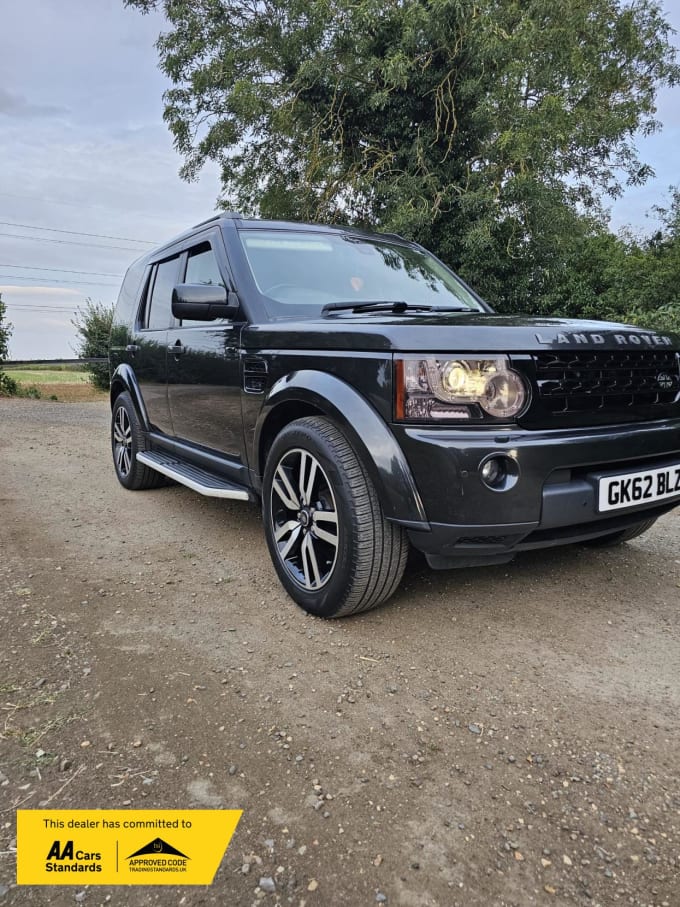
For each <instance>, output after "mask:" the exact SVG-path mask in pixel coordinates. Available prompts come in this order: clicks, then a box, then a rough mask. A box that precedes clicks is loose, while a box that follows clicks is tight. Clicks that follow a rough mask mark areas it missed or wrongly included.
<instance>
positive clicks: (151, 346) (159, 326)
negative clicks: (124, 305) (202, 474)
mask: <svg viewBox="0 0 680 907" xmlns="http://www.w3.org/2000/svg"><path fill="white" fill-rule="evenodd" d="M179 265H180V258H179V256H174V257H173V258H168V259H166V260H165V261H161V262H158V263H157V264H155V265H153V267H152V270H151V276H150V280H149V285H148V288H147V292H146V298H145V301H144V304H143V308H142V311H141V312H140V317H139V321H140V324H139V325H138V328H137V330H136V333H135V338H134V344H133V348H134V360H133V362H134V369H135V374H136V376H137V380H138V382H139V386H140V389H141V392H142V397H143V399H144V403H145V406H146V411H147V415H148V417H149V422H150V424H151V428H152V430H154V431H159V432H163V433H164V434H168V435H171V434H172V418H171V415H170V406H169V404H168V388H167V380H168V367H167V358H168V353H167V349H168V328H169V327H170V325H171V324H172V323H173V317H172V290H173V287H174V286H175V284H176V283H177V278H178V274H179Z"/></svg>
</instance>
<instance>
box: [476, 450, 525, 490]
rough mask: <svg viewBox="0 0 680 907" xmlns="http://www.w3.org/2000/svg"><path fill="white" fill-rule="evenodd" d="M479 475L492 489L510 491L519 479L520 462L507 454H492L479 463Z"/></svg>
mask: <svg viewBox="0 0 680 907" xmlns="http://www.w3.org/2000/svg"><path fill="white" fill-rule="evenodd" d="M479 476H480V478H481V480H482V482H483V483H484V484H485V485H486V487H487V488H489V489H491V491H510V489H511V488H514V487H515V485H516V484H517V482H518V481H519V464H518V462H517V460H516V459H515V458H514V457H509V456H508V455H507V454H492V455H491V456H488V457H485V459H483V460H482V461H481V463H480V464H479Z"/></svg>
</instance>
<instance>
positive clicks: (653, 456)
mask: <svg viewBox="0 0 680 907" xmlns="http://www.w3.org/2000/svg"><path fill="white" fill-rule="evenodd" d="M392 429H393V431H394V433H395V435H396V436H397V439H398V441H399V443H400V444H401V446H402V449H403V450H404V452H405V454H406V457H407V460H408V462H409V465H410V466H411V469H412V471H413V475H414V477H415V481H416V485H417V486H418V489H419V491H420V495H421V498H422V501H423V504H424V507H425V512H426V514H427V517H428V522H429V530H428V531H418V530H416V529H415V528H410V529H409V537H410V539H411V542H412V544H413V545H414V547H416V548H418V549H419V550H420V551H422V552H424V553H425V554H426V555H427V557H428V560H429V561H430V563H431V565H432V566H441V567H444V566H446V567H448V566H473V565H475V564H477V563H480V564H481V563H502V562H506V561H508V560H510V559H511V558H512V556H513V555H514V554H515V553H516V552H518V551H524V550H528V549H533V548H543V547H550V546H554V545H560V544H570V543H572V542H578V541H583V540H586V539H590V538H597V537H598V536H602V535H607V534H609V533H611V532H616V531H619V530H623V529H627V528H629V527H630V526H633V525H635V524H636V523H639V522H641V521H642V520H645V519H651V518H652V517H656V516H660V515H661V514H663V513H666V512H667V511H668V510H671V509H672V508H673V507H675V506H677V505H678V504H680V496H678V497H676V498H670V499H665V500H661V501H657V502H649V503H647V504H644V503H643V504H635V505H632V506H630V507H625V508H622V509H621V510H616V511H605V512H602V513H601V512H599V511H598V501H597V489H598V481H599V479H600V477H601V476H603V475H613V474H616V473H628V472H635V471H637V470H645V469H655V468H660V467H665V466H670V465H672V464H677V463H680V420H677V419H676V420H671V421H664V422H653V423H646V424H637V425H634V426H631V425H626V426H606V427H598V428H586V429H579V430H573V429H570V430H553V431H527V430H515V431H498V430H497V429H496V430H493V429H492V430H485V431H480V430H474V431H470V432H468V431H462V430H460V429H458V430H452V429H449V428H446V429H443V428H429V427H413V426H404V425H393V426H392ZM490 454H504V455H505V456H507V457H509V458H511V459H512V460H513V462H514V463H516V464H517V470H518V480H517V482H516V484H515V485H514V486H513V487H512V488H510V489H508V490H507V491H496V490H492V489H490V488H488V487H487V486H486V485H485V484H484V482H483V481H482V479H481V476H480V464H481V463H482V461H484V460H485V458H487V457H488V456H489V455H490Z"/></svg>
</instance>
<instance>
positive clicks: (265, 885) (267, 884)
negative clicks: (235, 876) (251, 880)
mask: <svg viewBox="0 0 680 907" xmlns="http://www.w3.org/2000/svg"><path fill="white" fill-rule="evenodd" d="M259 885H260V888H261V889H262V891H266V892H267V894H274V892H275V891H276V882H275V881H274V879H272V877H271V876H262V878H261V879H260V882H259Z"/></svg>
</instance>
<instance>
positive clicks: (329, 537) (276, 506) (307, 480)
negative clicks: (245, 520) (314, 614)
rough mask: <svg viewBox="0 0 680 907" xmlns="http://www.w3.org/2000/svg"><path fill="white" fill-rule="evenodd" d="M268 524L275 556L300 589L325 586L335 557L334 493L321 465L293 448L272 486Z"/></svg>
mask: <svg viewBox="0 0 680 907" xmlns="http://www.w3.org/2000/svg"><path fill="white" fill-rule="evenodd" d="M271 522H272V532H273V536H274V540H275V543H276V548H277V551H278V556H279V558H280V560H281V563H282V564H283V566H284V567H285V569H286V571H287V572H288V573H289V574H290V576H291V578H292V579H293V580H294V581H295V582H296V583H297V584H298V585H299V586H301V587H302V588H303V589H304V590H306V591H308V592H315V591H317V590H318V589H321V588H322V587H323V586H325V585H326V583H327V582H328V580H329V579H330V577H331V574H332V573H333V568H334V566H335V562H336V560H337V556H338V543H339V523H338V511H337V507H336V503H335V496H334V495H333V489H332V488H331V484H330V482H329V481H328V477H327V475H326V473H325V472H324V469H323V467H322V466H321V463H320V462H319V461H318V460H317V459H316V457H315V456H313V455H312V454H311V453H309V451H307V450H303V449H301V448H295V449H293V450H289V451H287V452H286V453H285V454H284V455H283V456H282V457H281V459H280V460H279V462H278V464H277V466H276V469H275V471H274V475H273V478H272V484H271Z"/></svg>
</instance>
